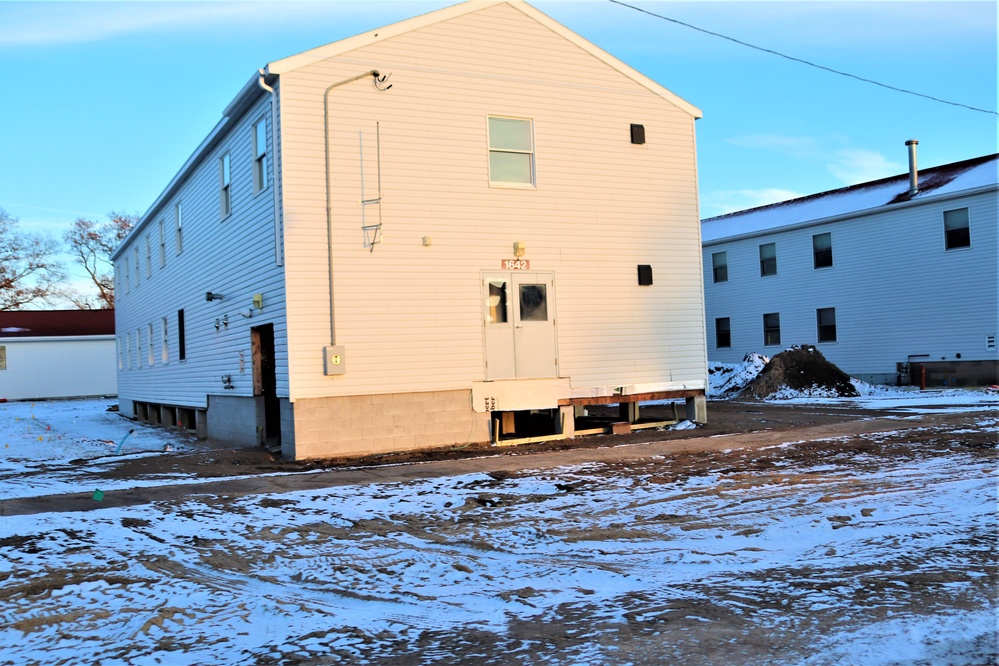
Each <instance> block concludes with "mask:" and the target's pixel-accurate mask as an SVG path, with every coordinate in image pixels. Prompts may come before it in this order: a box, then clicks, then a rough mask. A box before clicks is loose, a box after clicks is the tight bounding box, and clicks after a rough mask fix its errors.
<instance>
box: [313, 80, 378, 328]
mask: <svg viewBox="0 0 999 666" xmlns="http://www.w3.org/2000/svg"><path fill="white" fill-rule="evenodd" d="M366 76H370V77H372V78H373V79H375V80H377V79H378V77H379V73H378V70H377V69H372V70H369V71H367V72H365V73H364V74H358V75H357V76H352V77H350V78H349V79H344V80H343V81H337V82H336V83H333V84H330V86H329V87H328V88H326V92H324V93H323V147H324V148H325V154H326V160H325V165H326V251H327V255H328V261H329V272H330V345H331V346H332V345H335V344H336V318H335V314H334V311H335V308H334V297H333V204H332V199H333V194H332V189H333V188H332V187H331V185H330V91H331V90H333V89H334V88H337V87H339V86H342V85H346V84H348V83H353V82H354V81H357V80H359V79H363V78H364V77H366Z"/></svg>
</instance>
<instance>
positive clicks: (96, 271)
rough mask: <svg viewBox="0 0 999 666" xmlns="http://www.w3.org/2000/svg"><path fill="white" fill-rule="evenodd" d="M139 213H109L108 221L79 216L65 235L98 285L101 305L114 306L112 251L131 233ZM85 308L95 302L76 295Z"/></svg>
mask: <svg viewBox="0 0 999 666" xmlns="http://www.w3.org/2000/svg"><path fill="white" fill-rule="evenodd" d="M138 218H139V216H138V215H127V214H125V213H116V212H114V211H111V212H110V213H108V221H107V222H105V223H104V224H98V223H97V222H94V221H93V220H87V219H84V218H82V217H81V218H77V220H76V222H74V223H73V226H72V227H71V228H70V230H69V231H67V232H66V235H65V236H64V238H65V239H66V243H68V244H69V247H70V250H71V252H72V254H73V257H74V259H75V260H76V262H77V263H79V264H80V265H81V266H83V269H84V270H85V271H87V274H88V275H89V276H90V279H91V281H92V282H93V283H94V286H95V287H97V301H96V305H97V307H98V308H99V309H111V308H113V307H114V265H113V264H112V263H111V255H112V254H114V251H115V250H116V249H118V245H119V244H120V243H121V241H122V240H123V239H124V238H125V236H127V235H128V232H129V231H131V229H132V227H134V226H135V223H136V221H137V220H138ZM72 300H73V302H74V303H75V304H76V306H77V307H79V308H81V309H90V308H91V307H93V304H92V303H91V302H90V301H89V300H87V299H85V298H80V297H79V296H75V297H72Z"/></svg>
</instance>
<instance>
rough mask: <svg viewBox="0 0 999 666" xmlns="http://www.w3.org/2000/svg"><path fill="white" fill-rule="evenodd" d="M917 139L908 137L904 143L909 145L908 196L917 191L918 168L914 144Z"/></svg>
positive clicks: (916, 142)
mask: <svg viewBox="0 0 999 666" xmlns="http://www.w3.org/2000/svg"><path fill="white" fill-rule="evenodd" d="M918 144H919V141H917V140H916V139H909V140H908V141H906V142H905V145H906V146H908V147H909V196H912V195H913V194H916V193H917V192H919V170H918V169H917V168H916V145H918Z"/></svg>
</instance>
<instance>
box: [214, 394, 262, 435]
mask: <svg viewBox="0 0 999 666" xmlns="http://www.w3.org/2000/svg"><path fill="white" fill-rule="evenodd" d="M256 400H257V398H253V397H241V396H232V395H209V396H208V423H207V426H208V428H207V429H208V436H209V437H210V438H212V439H217V440H220V441H223V442H232V443H233V444H239V445H243V446H257V445H259V444H260V430H259V428H258V426H261V425H262V424H260V423H258V422H257V418H258V417H257V414H258V413H261V414H262V413H263V410H258V409H257V406H256Z"/></svg>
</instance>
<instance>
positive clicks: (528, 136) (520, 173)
mask: <svg viewBox="0 0 999 666" xmlns="http://www.w3.org/2000/svg"><path fill="white" fill-rule="evenodd" d="M489 182H490V183H502V184H507V185H534V128H533V124H532V122H531V121H530V120H526V119H523V118H497V117H493V116H490V117H489Z"/></svg>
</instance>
